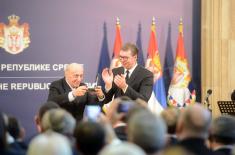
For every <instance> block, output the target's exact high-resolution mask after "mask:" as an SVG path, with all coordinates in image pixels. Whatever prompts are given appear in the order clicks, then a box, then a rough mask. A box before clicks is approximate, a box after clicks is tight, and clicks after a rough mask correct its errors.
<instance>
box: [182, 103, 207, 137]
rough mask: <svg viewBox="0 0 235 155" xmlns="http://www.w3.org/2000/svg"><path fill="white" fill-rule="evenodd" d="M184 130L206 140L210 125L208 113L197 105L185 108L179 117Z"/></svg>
mask: <svg viewBox="0 0 235 155" xmlns="http://www.w3.org/2000/svg"><path fill="white" fill-rule="evenodd" d="M180 117H181V118H182V120H181V121H182V122H183V124H184V127H185V129H186V130H187V131H188V132H189V133H190V134H191V135H192V136H196V137H201V138H206V137H207V136H208V131H209V128H210V123H211V114H210V112H209V111H208V110H207V109H205V108H204V107H202V106H201V105H199V104H194V105H192V106H188V107H187V108H185V110H184V111H183V113H182V114H181V116H180Z"/></svg>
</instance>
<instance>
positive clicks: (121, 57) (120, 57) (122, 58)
mask: <svg viewBox="0 0 235 155" xmlns="http://www.w3.org/2000/svg"><path fill="white" fill-rule="evenodd" d="M129 59H130V57H123V56H119V60H120V61H122V60H129Z"/></svg>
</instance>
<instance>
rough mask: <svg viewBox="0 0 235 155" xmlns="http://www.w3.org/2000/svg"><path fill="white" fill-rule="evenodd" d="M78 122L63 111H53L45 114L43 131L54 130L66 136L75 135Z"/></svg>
mask: <svg viewBox="0 0 235 155" xmlns="http://www.w3.org/2000/svg"><path fill="white" fill-rule="evenodd" d="M75 126H76V120H75V119H74V118H73V116H72V115H71V114H70V113H68V112H67V111H65V110H63V109H51V110H49V111H47V112H46V113H45V115H44V116H43V119H42V128H43V131H46V130H49V129H50V130H53V131H55V132H58V133H61V134H64V135H67V136H69V135H73V132H74V129H75Z"/></svg>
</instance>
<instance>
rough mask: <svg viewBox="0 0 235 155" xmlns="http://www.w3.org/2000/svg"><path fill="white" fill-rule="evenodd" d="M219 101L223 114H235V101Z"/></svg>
mask: <svg viewBox="0 0 235 155" xmlns="http://www.w3.org/2000/svg"><path fill="white" fill-rule="evenodd" d="M217 103H218V106H219V109H220V112H221V114H222V115H233V116H235V101H218V102H217Z"/></svg>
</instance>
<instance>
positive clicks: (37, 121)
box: [34, 101, 60, 133]
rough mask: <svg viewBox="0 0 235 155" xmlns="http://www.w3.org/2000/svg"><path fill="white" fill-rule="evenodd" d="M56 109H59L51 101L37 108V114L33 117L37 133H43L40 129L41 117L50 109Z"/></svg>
mask: <svg viewBox="0 0 235 155" xmlns="http://www.w3.org/2000/svg"><path fill="white" fill-rule="evenodd" d="M58 108H60V107H59V105H58V104H57V103H55V102H53V101H47V102H46V103H44V104H43V105H42V106H41V107H40V108H39V110H38V113H37V114H36V115H35V116H34V121H35V124H36V127H37V130H38V132H39V133H41V132H43V129H42V117H43V115H44V114H45V113H46V112H47V111H49V110H51V109H58Z"/></svg>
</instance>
